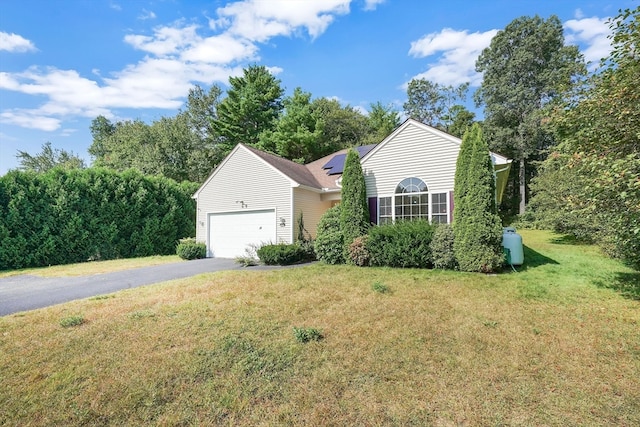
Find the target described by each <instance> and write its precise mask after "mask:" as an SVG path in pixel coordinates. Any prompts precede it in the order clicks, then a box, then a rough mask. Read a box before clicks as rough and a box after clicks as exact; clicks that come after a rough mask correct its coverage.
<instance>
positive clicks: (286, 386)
mask: <svg viewBox="0 0 640 427" xmlns="http://www.w3.org/2000/svg"><path fill="white" fill-rule="evenodd" d="M522 234H523V236H524V242H525V245H527V246H528V247H527V248H526V251H525V259H526V261H527V262H528V265H527V266H525V267H523V268H521V269H520V270H521V271H520V272H518V273H514V272H511V273H504V274H500V275H482V274H472V273H456V272H446V271H433V270H410V269H409V270H400V269H389V268H358V267H350V266H326V265H322V264H314V265H311V266H307V267H301V268H295V269H285V270H277V271H251V269H250V268H248V269H247V270H242V271H233V272H222V273H215V274H208V275H201V276H198V277H196V278H191V279H182V280H176V281H172V282H167V283H164V284H159V285H153V286H147V287H143V288H137V289H133V290H129V291H122V292H118V293H116V294H113V295H110V296H109V297H98V298H94V299H88V300H82V301H77V302H72V303H68V304H64V305H59V306H55V307H51V308H47V309H42V310H36V311H32V312H27V313H19V314H16V315H11V316H6V317H1V318H0V355H2V357H0V379H1V381H2V387H0V408H2V410H0V425H16V426H18V425H20V426H24V425H108V424H111V425H209V424H217V425H313V426H317V425H336V426H342V425H367V426H369V425H402V426H405V425H444V426H448V425H563V426H564V425H628V426H631V425H640V379H639V378H640V285H639V283H640V273H638V272H635V271H633V270H630V269H627V268H626V267H624V266H622V265H621V264H620V263H618V262H616V261H613V260H609V259H606V258H604V257H603V256H601V255H600V254H599V252H598V250H597V249H596V248H594V247H591V246H580V245H574V244H571V242H566V241H564V240H563V239H562V238H560V236H554V235H552V234H550V233H546V232H539V231H529V232H524V233H522ZM63 325H64V326H63ZM294 327H295V328H314V329H316V330H318V331H319V332H320V333H321V335H322V338H321V339H319V340H317V341H316V340H315V339H312V340H310V341H309V342H306V343H303V342H301V340H298V339H296V337H297V334H298V333H299V331H300V329H296V331H297V332H296V334H294ZM309 330H311V329H309ZM316 338H317V337H316Z"/></svg>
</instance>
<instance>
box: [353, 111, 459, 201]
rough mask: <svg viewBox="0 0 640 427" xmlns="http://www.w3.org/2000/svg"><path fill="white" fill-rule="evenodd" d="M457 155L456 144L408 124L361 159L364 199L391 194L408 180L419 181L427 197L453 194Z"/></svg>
mask: <svg viewBox="0 0 640 427" xmlns="http://www.w3.org/2000/svg"><path fill="white" fill-rule="evenodd" d="M458 151H460V145H459V144H458V143H456V142H454V141H451V140H449V139H447V138H445V137H443V136H441V135H439V134H438V133H435V132H430V131H428V130H425V128H423V127H421V126H419V125H418V124H414V123H408V124H407V126H406V127H404V128H403V129H401V130H400V131H399V132H398V133H396V134H395V135H392V136H391V137H390V139H388V140H386V141H384V142H383V143H382V144H381V146H379V147H378V148H376V149H374V151H373V152H372V153H370V154H369V155H367V156H366V157H365V159H364V161H363V163H362V169H363V172H364V176H365V183H366V186H367V197H375V196H379V195H391V194H394V193H395V189H396V186H397V185H398V183H399V182H400V181H402V180H403V179H405V178H408V177H419V178H420V179H422V180H423V181H424V182H425V183H426V184H427V187H428V188H429V192H430V193H444V192H448V191H451V190H453V182H454V176H455V170H456V160H457V158H458Z"/></svg>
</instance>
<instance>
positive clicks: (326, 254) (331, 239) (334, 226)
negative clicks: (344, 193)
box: [314, 205, 345, 264]
mask: <svg viewBox="0 0 640 427" xmlns="http://www.w3.org/2000/svg"><path fill="white" fill-rule="evenodd" d="M343 242H344V240H343V234H342V229H341V226H340V205H336V206H334V207H332V208H331V209H328V210H327V211H326V212H325V213H324V215H322V218H320V222H319V223H318V232H317V234H316V240H315V242H314V250H315V253H316V257H317V258H318V259H319V260H320V261H324V262H326V263H327V264H344V262H345V259H344V243H343Z"/></svg>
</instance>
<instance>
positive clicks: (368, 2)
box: [364, 0, 385, 10]
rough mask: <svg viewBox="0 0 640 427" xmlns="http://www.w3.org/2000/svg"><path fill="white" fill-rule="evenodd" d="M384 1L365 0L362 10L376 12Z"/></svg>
mask: <svg viewBox="0 0 640 427" xmlns="http://www.w3.org/2000/svg"><path fill="white" fill-rule="evenodd" d="M384 2H385V0H365V2H364V10H376V8H377V7H378V5H379V4H382V3H384Z"/></svg>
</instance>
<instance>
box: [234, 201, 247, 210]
mask: <svg viewBox="0 0 640 427" xmlns="http://www.w3.org/2000/svg"><path fill="white" fill-rule="evenodd" d="M236 203H239V204H240V207H242V208H246V207H247V204H246V203H245V202H244V200H236Z"/></svg>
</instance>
